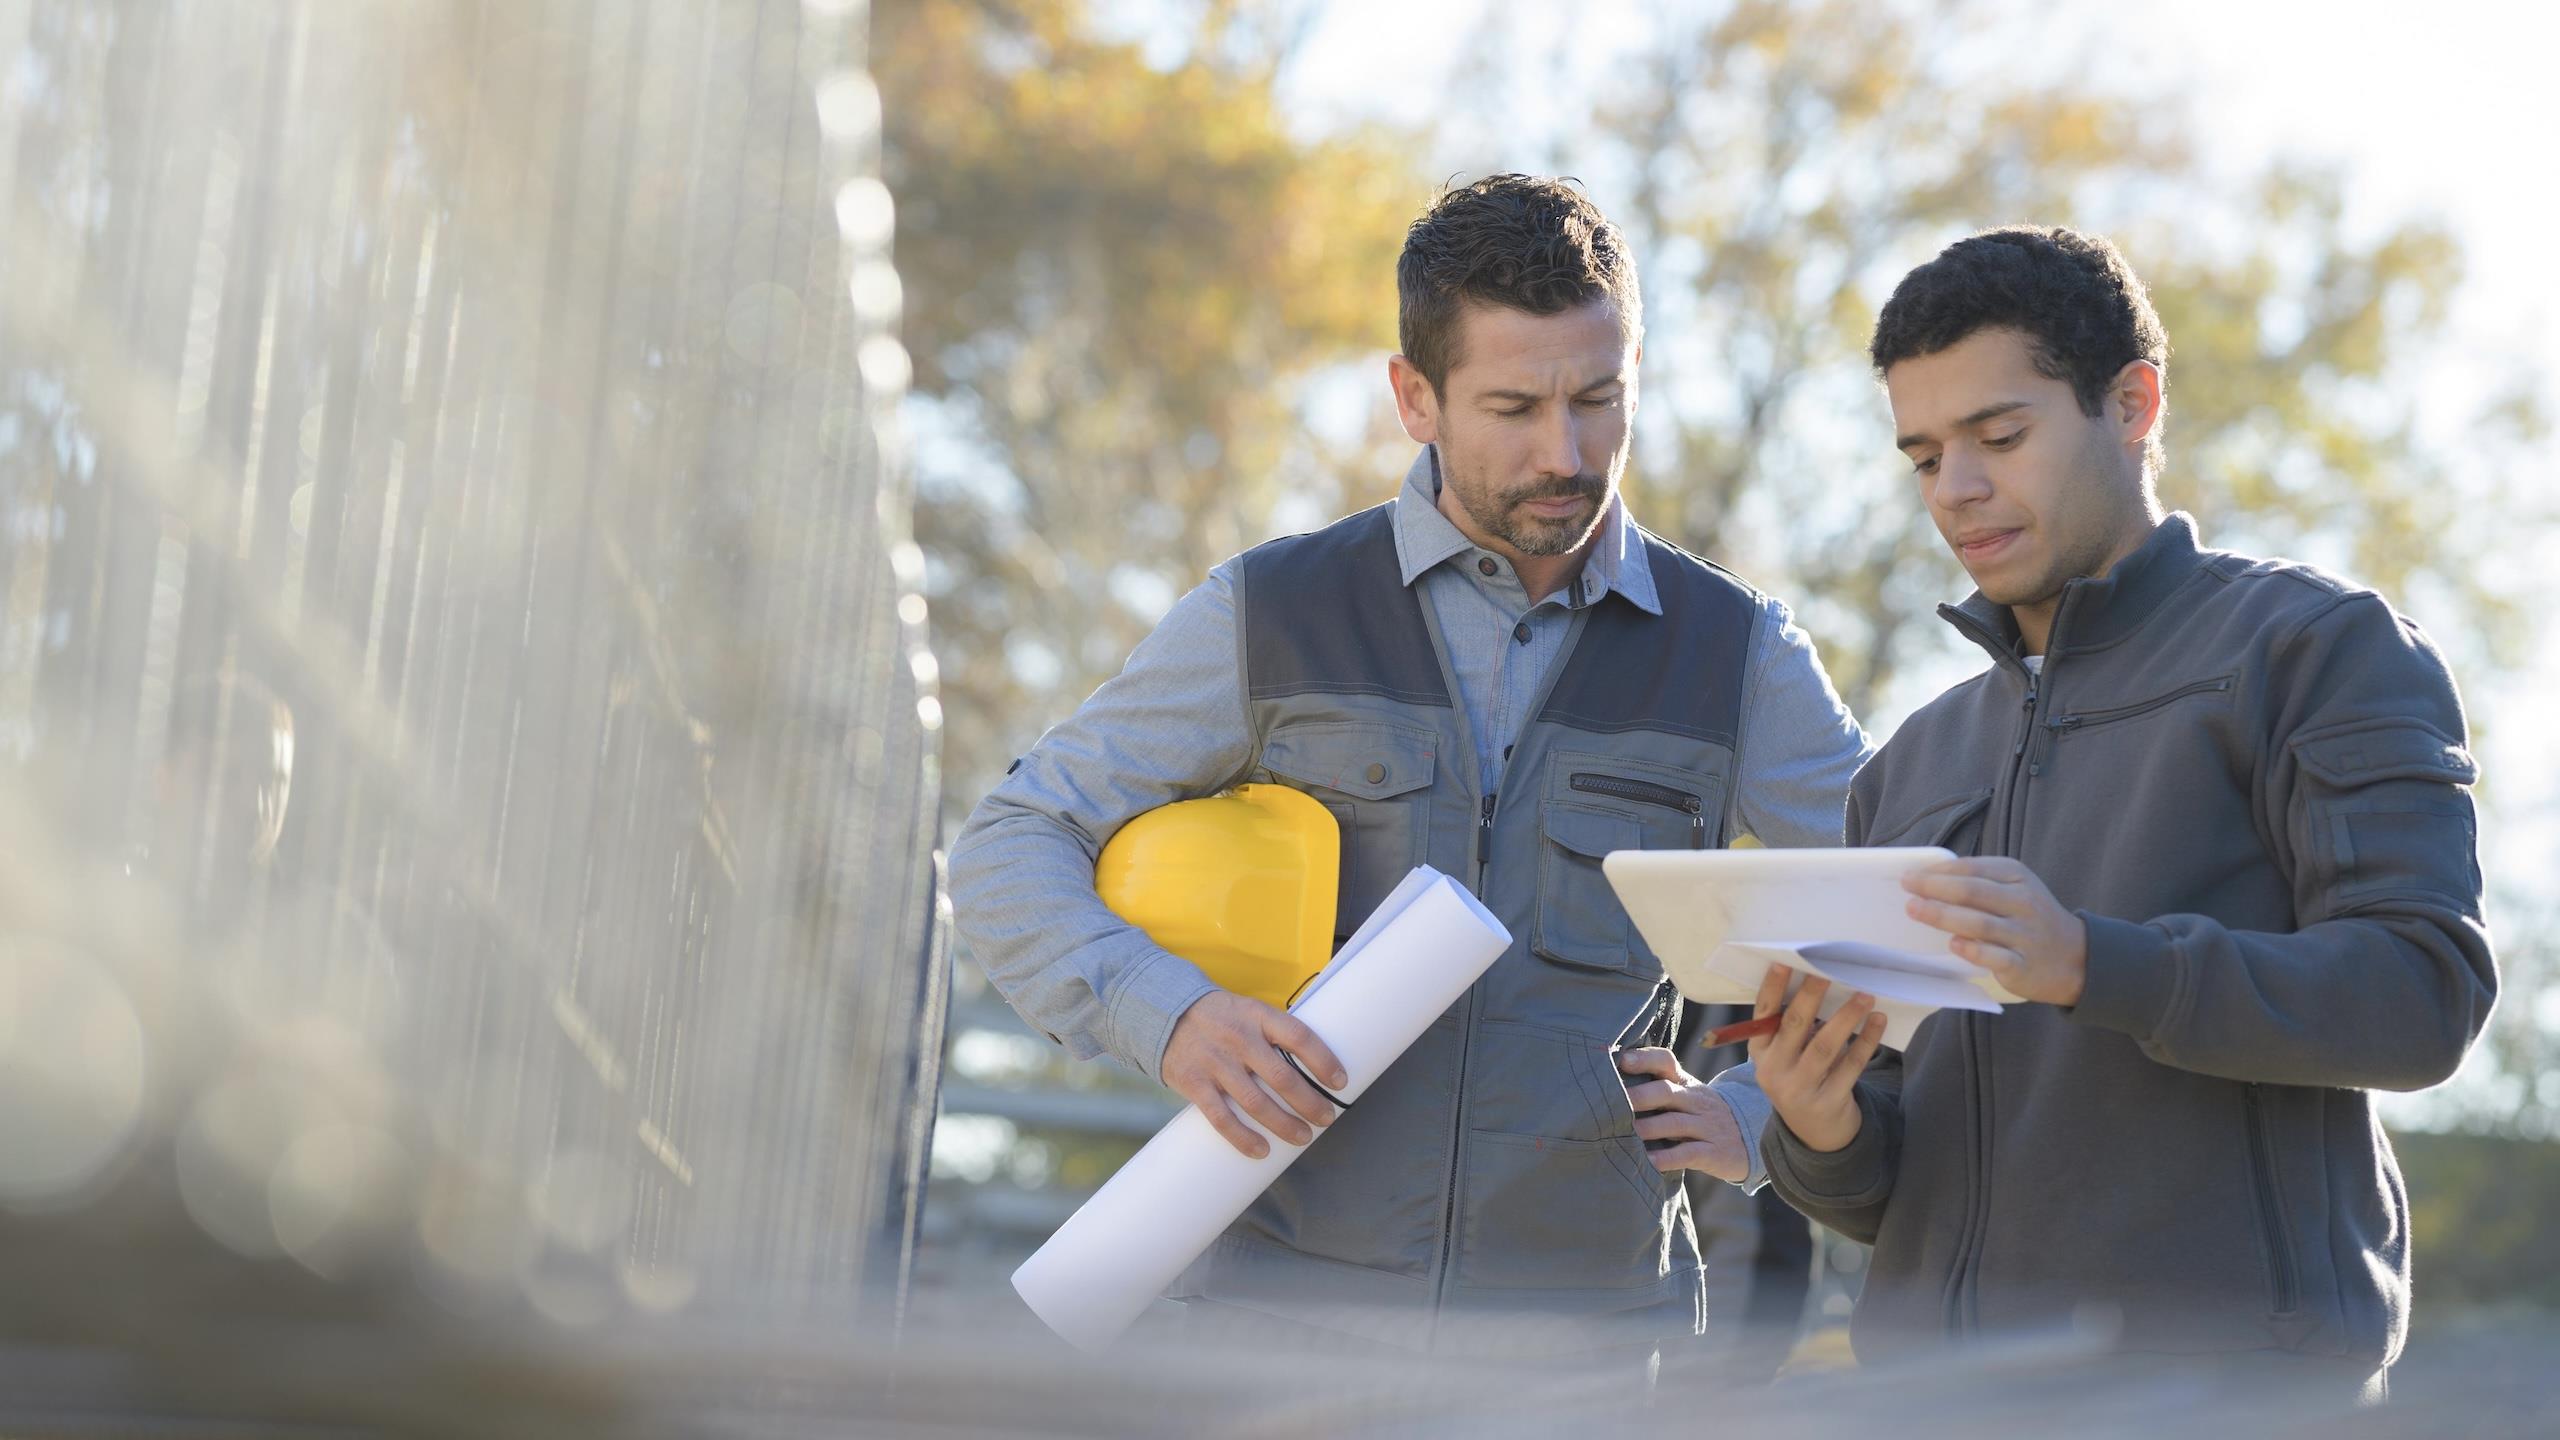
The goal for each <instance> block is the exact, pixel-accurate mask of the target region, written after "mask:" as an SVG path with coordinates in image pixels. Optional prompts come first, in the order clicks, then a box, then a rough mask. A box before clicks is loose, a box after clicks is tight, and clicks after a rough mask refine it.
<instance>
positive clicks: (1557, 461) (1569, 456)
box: [1538, 405, 1582, 475]
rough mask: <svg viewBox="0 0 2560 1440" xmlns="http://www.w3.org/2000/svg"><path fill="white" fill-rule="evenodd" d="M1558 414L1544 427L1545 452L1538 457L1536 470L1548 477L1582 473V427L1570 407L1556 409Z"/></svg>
mask: <svg viewBox="0 0 2560 1440" xmlns="http://www.w3.org/2000/svg"><path fill="white" fill-rule="evenodd" d="M1558 408H1559V410H1560V412H1561V413H1560V414H1559V415H1558V416H1557V418H1556V419H1555V421H1554V422H1553V423H1551V424H1549V425H1548V426H1547V427H1546V437H1545V438H1546V447H1547V448H1546V450H1545V452H1544V453H1543V454H1541V455H1540V456H1539V457H1538V469H1539V470H1540V471H1541V472H1543V473H1545V474H1548V475H1579V474H1581V473H1582V425H1581V422H1580V420H1578V419H1577V418H1576V417H1575V415H1574V413H1573V407H1572V406H1571V405H1565V406H1560V407H1558Z"/></svg>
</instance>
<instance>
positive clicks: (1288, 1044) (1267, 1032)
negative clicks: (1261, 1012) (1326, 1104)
mask: <svg viewBox="0 0 2560 1440" xmlns="http://www.w3.org/2000/svg"><path fill="white" fill-rule="evenodd" d="M1262 1038H1264V1039H1266V1040H1268V1041H1270V1042H1271V1043H1272V1044H1274V1045H1276V1046H1278V1047H1280V1048H1281V1049H1283V1050H1286V1051H1288V1052H1289V1053H1290V1054H1292V1055H1295V1056H1297V1057H1298V1063H1299V1064H1301V1065H1304V1066H1306V1067H1307V1073H1308V1074H1310V1075H1313V1076H1315V1077H1316V1078H1317V1079H1319V1080H1322V1081H1323V1082H1324V1083H1326V1084H1327V1085H1330V1086H1332V1087H1333V1088H1334V1089H1336V1090H1339V1089H1341V1088H1342V1087H1343V1086H1345V1085H1348V1084H1350V1083H1351V1072H1350V1071H1348V1070H1345V1069H1343V1068H1342V1062H1341V1061H1339V1060H1337V1059H1335V1058H1334V1057H1333V1051H1332V1049H1331V1048H1330V1047H1328V1046H1327V1045H1326V1044H1325V1043H1324V1037H1323V1036H1320V1035H1318V1034H1317V1033H1316V1032H1315V1031H1314V1030H1313V1029H1311V1028H1309V1027H1308V1025H1307V1022H1306V1021H1304V1020H1301V1019H1299V1018H1298V1017H1297V1016H1295V1015H1292V1014H1290V1013H1289V1012H1288V1011H1286V1010H1274V1011H1272V1012H1271V1013H1270V1014H1268V1015H1266V1016H1264V1017H1263V1022H1262Z"/></svg>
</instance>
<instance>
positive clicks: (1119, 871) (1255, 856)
mask: <svg viewBox="0 0 2560 1440" xmlns="http://www.w3.org/2000/svg"><path fill="white" fill-rule="evenodd" d="M1341 867H1342V832H1341V831H1340V829H1339V828H1337V827H1336V826H1335V824H1334V821H1333V812H1332V811H1330V810H1327V809H1325V808H1324V806H1323V805H1322V804H1321V803H1319V802H1318V801H1316V800H1314V799H1312V798H1310V797H1308V796H1307V795H1305V794H1303V793H1301V792H1299V791H1296V790H1292V789H1290V788H1289V787H1288V786H1286V785H1239V786H1237V787H1236V788H1235V789H1233V790H1230V791H1228V792H1227V793H1225V794H1223V795H1213V796H1210V797H1209V798H1208V799H1205V800H1184V801H1179V802H1177V803H1175V804H1172V805H1165V806H1160V807H1158V808H1157V809H1154V810H1150V811H1148V812H1147V813H1146V814H1144V815H1141V816H1139V817H1137V818H1136V819H1134V820H1131V821H1130V822H1129V823H1128V824H1126V825H1123V826H1121V827H1120V831H1119V833H1118V834H1116V835H1113V836H1112V837H1111V843H1110V844H1108V845H1105V846H1103V847H1102V857H1101V858H1100V859H1099V860H1097V861H1095V862H1094V867H1093V888H1094V891H1095V893H1097V894H1099V895H1100V896H1101V897H1102V903H1103V904H1105V905H1108V906H1110V907H1111V910H1112V913H1113V914H1115V915H1118V916H1119V917H1120V918H1121V919H1123V920H1126V921H1128V922H1129V923H1130V924H1132V925H1135V926H1137V927H1138V928H1139V929H1141V930H1144V931H1146V932H1147V938H1149V939H1151V940H1153V941H1155V942H1156V943H1157V944H1159V945H1161V946H1163V947H1164V948H1165V949H1167V950H1170V951H1172V952H1173V953H1174V954H1176V955H1179V956H1181V957H1182V958H1183V959H1185V960H1188V961H1190V962H1191V963H1192V964H1194V965H1197V966H1199V967H1200V969H1201V971H1202V973H1204V974H1206V975H1207V976H1208V977H1209V978H1210V979H1211V980H1214V981H1216V982H1217V984H1218V987H1219V988H1220V989H1222V990H1228V991H1232V992H1234V993H1235V994H1238V995H1246V996H1251V997H1252V998H1253V999H1256V1000H1260V1001H1263V1002H1264V1003H1266V1004H1269V1005H1273V1006H1277V1007H1280V1008H1282V1009H1286V1008H1287V1007H1288V1004H1289V1002H1290V1001H1292V1000H1294V999H1296V998H1297V995H1298V992H1299V991H1300V990H1303V989H1305V988H1306V984H1307V982H1308V981H1309V980H1312V979H1314V978H1315V975H1316V972H1317V971H1319V970H1322V969H1323V968H1324V965H1325V961H1326V960H1327V959H1329V958H1330V957H1331V956H1332V954H1333V909H1334V900H1335V894H1334V892H1335V889H1336V888H1337V885H1338V883H1339V876H1340V874H1341Z"/></svg>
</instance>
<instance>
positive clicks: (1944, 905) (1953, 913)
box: [1902, 895, 2016, 941]
mask: <svg viewBox="0 0 2560 1440" xmlns="http://www.w3.org/2000/svg"><path fill="white" fill-rule="evenodd" d="M1902 908H1903V909H1904V910H1905V911H1906V912H1908V913H1909V914H1910V916H1911V918H1912V919H1914V920H1917V921H1919V922H1920V923H1921V924H1923V925H1927V926H1929V927H1931V928H1932V929H1937V930H1944V931H1946V932H1947V933H1948V934H1950V935H1956V936H1961V937H1963V938H1965V939H1968V940H1994V941H1997V940H2002V939H2005V938H2007V937H2008V936H2010V935H2012V934H2014V933H2016V927H2015V926H2014V925H2013V924H2011V922H2010V921H2009V919H2008V917H2007V916H2004V915H1995V914H1993V913H1991V912H1990V911H1988V910H1977V909H1975V908H1974V907H1972V906H1970V905H1954V904H1950V903H1948V902H1946V901H1944V900H1923V899H1921V898H1920V897H1918V896H1916V895H1915V896H1913V897H1912V898H1911V899H1909V900H1906V901H1904V902H1903V907H1902Z"/></svg>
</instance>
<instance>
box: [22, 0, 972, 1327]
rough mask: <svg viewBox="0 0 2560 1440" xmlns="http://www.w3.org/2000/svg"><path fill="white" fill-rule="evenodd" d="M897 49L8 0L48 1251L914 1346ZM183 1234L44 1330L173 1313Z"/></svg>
mask: <svg viewBox="0 0 2560 1440" xmlns="http://www.w3.org/2000/svg"><path fill="white" fill-rule="evenodd" d="M863 18H864V17H863V13H862V6H861V4H860V3H859V0H806V3H803V0H541V3H532V0H407V3H392V0H292V3H285V0H234V3H215V0H184V3H182V0H166V3H150V0H130V3H122V4H114V5H101V4H97V3H94V0H0V1219H6V1221H7V1226H6V1228H5V1229H0V1246H5V1247H6V1248H5V1249H0V1255H6V1254H15V1255H18V1256H21V1257H25V1256H30V1255H34V1254H37V1253H39V1252H42V1253H45V1254H47V1255H49V1256H51V1257H53V1258H55V1259H56V1260H57V1261H59V1260H60V1258H61V1257H63V1256H66V1255H74V1254H76V1255H79V1256H82V1257H86V1258H87V1259H90V1260H95V1259H97V1258H99V1257H101V1256H103V1257H105V1258H106V1259H107V1260H108V1261H110V1262H111V1261H112V1260H113V1258H114V1256H115V1255H116V1253H117V1252H116V1249H115V1246H114V1244H113V1243H109V1244H108V1245H107V1246H106V1248H104V1249H98V1250H87V1249H81V1248H79V1246H78V1245H75V1244H74V1243H73V1239H74V1237H78V1236H81V1235H83V1234H84V1233H86V1232H83V1231H82V1230H81V1228H80V1227H81V1226H82V1224H83V1223H84V1222H87V1223H89V1224H90V1226H91V1229H92V1230H94V1229H95V1223H96V1221H97V1219H98V1217H101V1216H108V1215H113V1216H117V1217H121V1219H122V1220H123V1221H129V1222H131V1223H132V1224H135V1225H142V1226H148V1225H149V1224H152V1223H156V1221H155V1219H154V1217H157V1220H165V1221H166V1222H167V1224H168V1234H167V1235H164V1236H162V1237H161V1238H162V1239H163V1240H169V1241H170V1243H173V1244H174V1243H179V1241H183V1242H184V1243H187V1244H197V1245H201V1246H203V1247H206V1248H208V1249H213V1248H218V1249H219V1251H220V1253H221V1254H222V1255H223V1256H224V1257H226V1259H227V1260H230V1261H236V1262H238V1263H239V1264H241V1265H243V1266H246V1267H248V1268H247V1271H246V1272H245V1273H249V1274H252V1275H257V1274H274V1275H286V1274H290V1275H293V1276H295V1277H299V1278H298V1279H297V1280H296V1283H299V1281H300V1280H302V1279H308V1278H310V1277H311V1276H313V1275H316V1276H318V1277H321V1278H322V1279H324V1280H327V1281H331V1282H337V1283H353V1282H355V1281H357V1280H361V1279H369V1278H378V1277H379V1276H382V1275H386V1274H391V1275H396V1276H397V1277H399V1280H400V1282H401V1284H402V1285H412V1286H414V1288H415V1289H416V1290H417V1291H418V1292H419V1293H424V1294H431V1295H434V1296H438V1297H441V1298H443V1299H444V1300H446V1301H448V1302H451V1304H452V1305H454V1306H458V1307H459V1308H460V1309H461V1311H462V1312H463V1313H467V1314H477V1313H483V1312H484V1311H485V1310H486V1309H487V1307H491V1306H495V1307H496V1308H497V1311H499V1312H503V1313H516V1312H521V1313H523V1314H525V1315H528V1316H540V1317H547V1320H548V1321H550V1322H556V1323H559V1324H566V1325H570V1326H610V1325H612V1324H614V1323H616V1322H617V1320H618V1319H630V1318H636V1317H647V1318H651V1319H654V1320H657V1321H661V1322H667V1321H671V1322H672V1323H677V1324H683V1323H686V1322H688V1321H696V1320H698V1321H700V1322H701V1323H706V1324H708V1323H730V1322H736V1323H747V1324H757V1325H763V1324H803V1323H808V1322H821V1323H835V1324H843V1325H860V1324H863V1323H864V1322H866V1321H867V1320H873V1319H879V1318H882V1317H883V1316H884V1315H885V1313H886V1311H887V1310H888V1309H889V1308H891V1307H894V1305H895V1304H896V1303H897V1295H898V1290H899V1286H900V1285H901V1283H902V1280H903V1273H904V1268H905V1266H906V1264H907V1261H908V1256H909V1255H910V1253H911V1251H912V1247H913V1236H914V1227H915V1223H916V1215H917V1208H918V1205H919V1201H920V1195H921V1189H922V1185H923V1177H924V1164H925V1156H926V1152H927V1149H928V1144H929V1138H930V1127H931V1117H932V1114H933V1106H934V1089H935V1077H936V1074H937V1072H938V1055H939V1050H940V1045H941V1028H942V1007H943V1004H944V994H945V990H944V985H945V980H944V964H943V957H942V954H941V951H940V944H941V938H940V937H941V931H940V928H939V927H938V926H937V924H936V916H935V908H934V907H935V905H936V903H937V901H936V897H937V895H938V885H937V883H936V877H935V870H934V866H935V863H936V862H935V859H934V853H933V850H932V843H933V825H934V820H933V816H934V813H935V804H936V784H937V781H936V774H935V769H934V735H935V731H936V729H937V728H938V724H939V711H938V710H937V708H936V702H935V700H934V696H933V688H934V670H933V664H932V657H931V655H930V653H929V652H928V651H927V650H926V648H925V646H924V643H923V621H924V612H923V602H922V600H921V598H920V597H919V595H918V593H917V592H918V590H919V588H920V585H921V581H922V571H923V564H922V558H921V556H920V554H919V553H918V552H917V551H916V549H915V547H914V545H913V544H912V543H911V541H910V540H909V538H908V535H907V532H906V516H907V508H908V497H907V493H906V491H905V489H904V486H903V481H902V478H901V469H900V465H899V462H898V456H897V432H896V427H895V420H894V411H893V407H894V405H895V403H896V401H897V399H898V397H899V394H900V392H901V390H902V388H903V386H904V384H905V380H906V370H907V366H906V357H905V352H904V351H903V350H901V349H900V348H899V346H898V344H897V341H896V339H895V338H894V327H895V321H896V315H897V310H898V305H899V293H898V284H897V277H896V273H895V271H894V270H893V269H892V268H891V267H890V264H889V258H888V242H889V239H890V233H891V210H890V199H889V195H888V192H887V191H886V190H885V189H884V188H883V187H882V186H881V185H880V184H879V182H878V180H877V179H876V167H877V158H878V137H879V128H880V127H879V121H880V115H879V100H878V92H877V90H876V89H875V88H873V86H872V84H871V82H870V80H869V79H868V77H867V75H866V74H865V72H864V70H863V61H864V52H863V43H862V42H863V28H862V20H863ZM155 1196H156V1197H157V1198H158V1200H159V1201H161V1202H165V1203H163V1204H161V1205H160V1206H159V1208H158V1209H154V1207H153V1204H152V1197H155ZM136 1197H141V1198H136ZM163 1211H165V1214H163V1213H162V1212H163ZM172 1236H174V1237H178V1238H177V1239H176V1240H170V1237H172ZM90 1238H92V1239H94V1238H95V1237H94V1236H91V1237H90ZM128 1241H129V1242H131V1248H129V1249H128V1250H127V1251H126V1252H125V1253H126V1254H127V1255H128V1256H129V1257H131V1259H132V1262H133V1263H132V1265H131V1266H128V1267H127V1268H124V1269H109V1270H107V1271H105V1272H99V1271H97V1270H95V1269H87V1270H83V1269H80V1268H77V1267H73V1266H69V1265H66V1264H62V1263H56V1264H55V1265H53V1267H52V1268H51V1270H49V1271H44V1273H48V1274H52V1275H53V1276H54V1277H55V1279H56V1280H58V1281H59V1282H60V1283H59V1284H58V1286H57V1287H56V1288H54V1289H51V1290H47V1289H45V1288H43V1287H41V1286H36V1287H29V1286H26V1285H13V1286H12V1290H13V1293H12V1294H11V1297H10V1303H9V1304H8V1306H7V1307H6V1310H5V1312H0V1338H14V1339H19V1340H27V1339H29V1338H31V1337H32V1338H36V1339H42V1338H46V1337H48V1336H52V1335H55V1334H57V1333H59V1334H60V1335H63V1336H66V1337H79V1336H84V1335H85V1336H94V1335H96V1334H101V1333H103V1334H118V1335H128V1336H129V1335H133V1334H141V1333H144V1330H147V1329H148V1327H144V1329H119V1328H118V1327H119V1325H120V1323H122V1321H129V1320H130V1319H131V1318H132V1317H131V1315H130V1313H128V1312H129V1310H131V1309H136V1308H140V1307H143V1306H157V1307H158V1308H159V1309H160V1310H161V1311H163V1312H165V1311H166V1310H167V1308H168V1306H169V1304H170V1303H171V1302H172V1300H173V1299H176V1300H181V1301H182V1300H183V1298H184V1297H173V1296H172V1295H171V1294H169V1293H168V1292H167V1291H166V1289H165V1287H163V1286H162V1284H161V1282H164V1281H167V1280H168V1279H169V1278H170V1277H169V1276H168V1274H167V1273H166V1272H161V1273H154V1272H153V1271H152V1270H151V1269H150V1268H148V1267H149V1266H150V1265H152V1264H153V1263H156V1262H154V1261H151V1260H147V1259H145V1258H144V1257H145V1256H146V1255H161V1254H163V1253H164V1252H161V1251H158V1250H151V1249H148V1248H146V1247H143V1246H141V1245H140V1244H139V1242H138V1241H132V1237H130V1236H128ZM38 1268H39V1270H41V1269H42V1268H43V1267H38ZM21 1273H22V1274H27V1273H36V1272H32V1271H22V1272H21ZM230 1303H231V1302H229V1301H225V1302H224V1305H223V1307H215V1308H212V1309H210V1310H209V1311H208V1312H207V1313H203V1314H199V1315H196V1316H194V1317H193V1318H194V1319H195V1320H196V1321H197V1322H199V1323H200V1324H202V1325H204V1326H208V1327H219V1326H221V1325H222V1324H223V1323H224V1321H225V1319H226V1317H227V1316H228V1315H229V1314H230V1313H231V1312H230V1311H229V1310H228V1309H227V1308H225V1307H227V1306H228V1305H229V1304H230ZM119 1304H122V1305H125V1306H126V1308H125V1309H118V1308H117V1306H118V1305H119ZM474 1307H481V1308H479V1309H475V1308H474ZM120 1317H121V1318H120ZM153 1333H159V1332H153Z"/></svg>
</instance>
